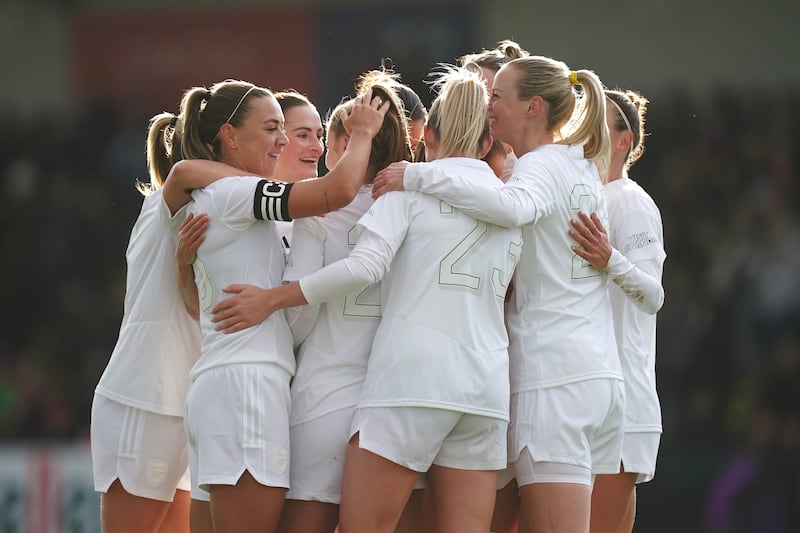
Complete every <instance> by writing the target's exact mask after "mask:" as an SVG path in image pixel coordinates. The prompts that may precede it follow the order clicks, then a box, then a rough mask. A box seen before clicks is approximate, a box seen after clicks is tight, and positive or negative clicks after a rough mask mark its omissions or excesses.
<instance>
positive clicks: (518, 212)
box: [403, 158, 553, 228]
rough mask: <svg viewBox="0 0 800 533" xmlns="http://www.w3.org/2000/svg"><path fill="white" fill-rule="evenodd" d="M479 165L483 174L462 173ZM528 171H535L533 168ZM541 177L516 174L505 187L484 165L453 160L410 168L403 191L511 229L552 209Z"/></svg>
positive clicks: (409, 166) (549, 193) (550, 196)
mask: <svg viewBox="0 0 800 533" xmlns="http://www.w3.org/2000/svg"><path fill="white" fill-rule="evenodd" d="M479 164H482V166H483V167H484V168H483V169H482V170H483V171H482V172H480V173H476V172H464V171H463V169H462V167H463V166H465V165H471V166H474V165H479ZM525 170H526V172H527V173H528V174H530V173H531V172H533V171H534V169H533V168H532V166H531V165H528V166H527V167H525ZM484 176H485V179H484ZM476 177H480V179H476ZM538 177H539V176H532V175H524V176H520V175H517V174H516V173H514V174H513V175H512V176H511V177H510V178H509V179H508V181H507V182H506V183H503V182H502V181H500V180H499V179H497V177H496V176H495V175H494V172H492V170H491V168H489V165H487V164H486V163H485V162H483V161H476V160H474V159H460V158H451V159H443V160H439V161H432V162H430V163H412V164H410V165H408V167H407V168H406V170H405V174H404V176H403V187H404V188H405V189H406V190H408V191H419V192H424V193H426V194H430V195H432V196H435V197H437V198H439V199H440V200H444V201H445V202H447V203H449V204H450V205H452V206H454V207H456V208H457V209H459V210H460V211H462V212H463V213H465V214H467V215H469V216H471V217H474V218H477V219H478V220H483V221H485V222H489V223H492V224H497V225H498V226H504V227H507V228H512V227H516V226H522V225H524V224H529V223H532V222H535V221H536V220H537V219H538V218H540V217H542V216H544V215H545V214H546V213H545V212H544V211H545V210H546V209H547V207H548V206H550V205H552V203H553V200H552V194H551V188H549V187H542V186H541V182H542V180H541V179H537V178H538ZM542 177H544V178H547V177H548V176H547V174H546V173H542Z"/></svg>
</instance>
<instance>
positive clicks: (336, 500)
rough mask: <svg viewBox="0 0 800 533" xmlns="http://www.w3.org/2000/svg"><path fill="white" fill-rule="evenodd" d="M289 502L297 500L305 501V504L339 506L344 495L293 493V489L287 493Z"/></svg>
mask: <svg viewBox="0 0 800 533" xmlns="http://www.w3.org/2000/svg"><path fill="white" fill-rule="evenodd" d="M286 499H287V500H296V501H303V502H320V503H332V504H334V505H339V504H340V503H341V501H342V495H341V494H339V495H336V496H333V495H330V494H325V495H320V494H312V493H308V492H299V493H298V492H293V491H292V490H291V489H290V490H289V492H287V493H286Z"/></svg>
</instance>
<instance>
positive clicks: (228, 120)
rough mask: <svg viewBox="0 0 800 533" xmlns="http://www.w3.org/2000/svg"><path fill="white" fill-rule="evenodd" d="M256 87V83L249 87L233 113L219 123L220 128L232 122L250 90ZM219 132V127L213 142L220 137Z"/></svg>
mask: <svg viewBox="0 0 800 533" xmlns="http://www.w3.org/2000/svg"><path fill="white" fill-rule="evenodd" d="M255 88H256V86H255V85H251V86H250V88H249V89H247V92H245V93H244V95H243V96H242V97H241V98H240V99H239V103H238V104H236V107H234V108H233V111H231V114H230V115H228V118H227V120H225V122H223V123H222V124H220V125H219V127H220V128H222V126H224V125H225V124H230V123H231V119H232V118H233V116H234V115H235V114H236V112H237V111H239V107H240V106H241V105H242V102H244V99H245V98H247V95H248V94H250V92H251V91H252V90H253V89H255ZM219 132H220V130H219V129H217V134H216V135H214V138H213V139H211V144H214V143H215V142H216V140H217V137H219Z"/></svg>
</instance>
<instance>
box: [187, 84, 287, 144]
mask: <svg viewBox="0 0 800 533" xmlns="http://www.w3.org/2000/svg"><path fill="white" fill-rule="evenodd" d="M265 96H266V97H270V98H272V97H273V96H272V92H271V91H270V90H269V89H264V88H263V87H257V86H255V85H253V84H252V83H248V82H246V81H238V80H225V81H222V82H219V83H215V84H214V85H212V86H211V88H210V89H206V88H205V87H192V88H191V89H189V90H188V91H186V92H185V93H184V95H183V99H182V100H181V117H182V118H183V143H182V150H181V155H182V157H183V158H184V159H208V160H216V159H218V158H219V157H220V156H221V153H220V151H221V148H222V145H221V143H220V141H219V132H220V128H221V127H222V126H223V125H225V124H230V125H232V126H234V127H238V126H240V125H241V123H242V121H243V120H244V118H245V117H246V116H247V114H248V113H249V111H250V102H251V101H252V100H253V99H254V98H262V97H265Z"/></svg>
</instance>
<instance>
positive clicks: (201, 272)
mask: <svg viewBox="0 0 800 533" xmlns="http://www.w3.org/2000/svg"><path fill="white" fill-rule="evenodd" d="M193 266H194V282H195V284H196V285H197V297H198V298H199V299H200V309H202V310H203V311H211V306H212V304H213V303H214V284H213V283H211V276H209V275H208V270H207V269H206V265H205V263H203V262H202V261H201V260H200V259H197V260H195V262H194V265H193Z"/></svg>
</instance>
